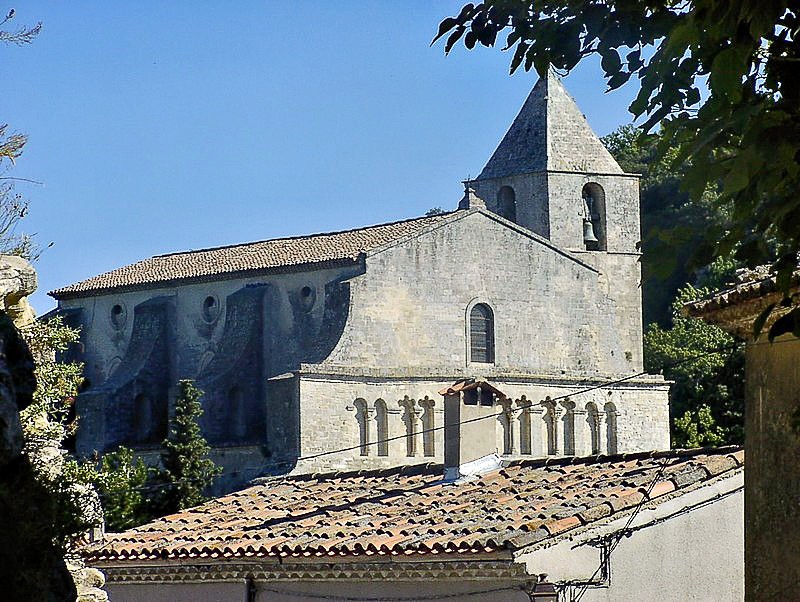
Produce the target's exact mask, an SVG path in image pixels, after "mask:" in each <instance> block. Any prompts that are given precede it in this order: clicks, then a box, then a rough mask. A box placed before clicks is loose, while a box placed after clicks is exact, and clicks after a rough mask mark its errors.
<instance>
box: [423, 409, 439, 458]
mask: <svg viewBox="0 0 800 602" xmlns="http://www.w3.org/2000/svg"><path fill="white" fill-rule="evenodd" d="M419 404H420V405H421V406H422V407H423V408H425V411H424V413H423V414H422V454H423V455H424V456H426V457H429V458H430V457H432V456H435V455H436V445H435V441H436V439H435V435H436V433H435V431H434V430H433V429H434V428H435V426H436V424H435V420H434V414H433V404H434V401H433V400H432V399H428V398H427V397H426V398H425V399H423V400H422V401H420V402H419Z"/></svg>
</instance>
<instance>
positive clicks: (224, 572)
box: [93, 558, 531, 583]
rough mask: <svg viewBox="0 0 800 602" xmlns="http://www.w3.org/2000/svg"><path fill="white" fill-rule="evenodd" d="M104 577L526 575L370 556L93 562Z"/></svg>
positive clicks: (503, 563) (498, 562)
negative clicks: (350, 558) (321, 559)
mask: <svg viewBox="0 0 800 602" xmlns="http://www.w3.org/2000/svg"><path fill="white" fill-rule="evenodd" d="M93 565H94V566H96V567H97V568H100V569H102V570H103V572H104V573H105V574H106V580H107V582H108V583H192V582H200V581H202V582H204V583H208V582H212V583H214V582H216V583H220V582H237V581H242V580H244V579H248V578H251V579H255V580H256V581H270V582H297V581H380V580H389V581H430V580H436V581H495V580H503V581H506V582H508V581H512V582H513V581H516V582H521V583H522V582H525V581H529V580H530V579H531V575H529V574H528V573H527V572H526V571H525V568H524V565H522V564H519V563H515V562H514V561H513V560H511V559H510V558H508V559H492V560H488V559H481V560H436V561H396V560H390V561H376V562H364V561H356V562H342V561H339V562H317V561H314V562H274V561H254V562H241V561H237V562H228V561H222V560H220V561H216V562H214V561H210V562H198V561H185V562H181V561H177V562H161V563H147V562H141V563H134V561H130V560H129V561H123V562H96V563H93Z"/></svg>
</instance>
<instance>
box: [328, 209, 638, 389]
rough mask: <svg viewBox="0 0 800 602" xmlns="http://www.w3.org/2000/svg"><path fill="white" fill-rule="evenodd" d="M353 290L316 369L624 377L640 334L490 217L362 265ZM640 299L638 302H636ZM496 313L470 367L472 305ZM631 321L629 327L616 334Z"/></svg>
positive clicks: (470, 216) (471, 215) (598, 293)
mask: <svg viewBox="0 0 800 602" xmlns="http://www.w3.org/2000/svg"><path fill="white" fill-rule="evenodd" d="M366 264H367V271H366V273H365V274H364V275H362V276H359V277H357V278H354V279H352V280H351V283H350V286H351V311H350V318H349V319H348V321H347V325H346V326H345V329H344V332H343V334H342V337H341V340H340V341H339V343H338V345H337V346H336V347H335V349H334V350H333V352H332V353H331V355H330V356H329V357H328V358H327V359H326V360H325V361H324V362H323V364H324V365H326V366H363V367H383V366H385V367H396V368H428V369H430V368H436V367H448V368H453V367H461V368H467V367H469V368H472V369H473V370H477V371H478V372H479V373H480V374H491V373H492V371H493V370H495V368H496V369H497V370H501V371H502V370H505V371H518V372H534V373H548V372H552V373H556V374H557V373H559V372H560V371H561V370H581V371H584V372H586V373H589V374H591V373H602V374H628V373H630V372H633V371H636V369H637V368H639V366H640V364H638V363H637V361H638V360H639V358H640V353H641V350H640V347H641V343H640V342H641V334H638V335H636V336H633V337H632V338H631V337H630V335H631V332H630V331H631V330H633V329H635V327H636V326H637V325H640V323H641V322H640V319H641V318H639V317H637V313H638V312H637V311H636V308H635V307H631V304H630V300H629V299H626V298H624V297H618V295H619V293H620V292H625V293H627V291H628V289H626V288H624V287H623V286H622V285H620V286H606V287H603V286H600V282H601V279H602V276H601V275H600V274H598V272H597V271H596V270H594V269H592V268H591V267H590V266H589V265H587V264H586V263H583V262H581V261H580V260H578V259H575V258H574V257H572V256H571V255H569V254H567V253H565V252H563V251H559V250H557V249H555V248H554V247H552V246H551V245H549V244H548V243H547V242H546V241H543V240H542V239H539V238H537V237H534V236H531V235H530V234H529V233H527V232H525V231H523V230H519V229H517V228H514V227H513V225H511V224H509V223H507V222H503V221H502V220H500V219H498V218H496V217H494V216H493V215H492V214H490V213H488V212H481V211H478V210H475V211H471V212H465V213H464V216H463V217H462V218H461V219H459V220H454V221H452V222H450V223H448V224H447V225H444V226H442V227H439V228H437V229H435V230H432V231H429V232H427V233H425V234H422V235H420V236H419V237H417V238H415V239H412V240H410V241H406V242H404V243H401V244H398V245H396V246H393V247H391V248H388V249H384V250H382V251H378V252H375V253H373V254H370V255H368V256H367V260H366ZM637 294H638V292H637ZM476 302H480V303H485V304H487V305H489V307H491V309H492V311H493V313H494V330H495V342H496V350H495V353H496V358H495V362H494V365H493V366H492V365H488V364H477V365H470V363H469V361H468V357H467V343H468V341H467V332H466V330H467V316H468V311H469V308H470V306H471V304H474V303H476ZM628 320H631V321H632V323H633V327H631V328H628V327H627V326H626V327H625V328H623V329H622V331H620V329H619V327H620V325H622V324H627V321H628Z"/></svg>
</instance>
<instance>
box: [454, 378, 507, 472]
mask: <svg viewBox="0 0 800 602" xmlns="http://www.w3.org/2000/svg"><path fill="white" fill-rule="evenodd" d="M439 393H440V394H441V395H443V396H444V480H445V481H455V480H456V479H458V478H460V477H462V476H468V475H474V474H481V473H483V472H487V471H489V470H493V469H495V468H499V457H498V456H497V454H496V452H497V433H496V429H497V420H496V416H497V408H496V404H497V401H498V400H499V399H505V397H506V396H505V395H504V394H503V393H502V392H500V391H499V390H498V389H496V388H495V387H493V386H492V385H490V384H489V383H487V382H485V381H475V380H474V379H466V380H461V381H458V382H457V383H455V384H454V385H453V386H451V387H448V388H447V389H444V390H442V391H439ZM479 460H480V461H479Z"/></svg>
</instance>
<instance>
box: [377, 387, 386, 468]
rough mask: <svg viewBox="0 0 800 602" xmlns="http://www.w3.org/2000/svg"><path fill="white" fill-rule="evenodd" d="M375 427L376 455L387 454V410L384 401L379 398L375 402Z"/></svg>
mask: <svg viewBox="0 0 800 602" xmlns="http://www.w3.org/2000/svg"><path fill="white" fill-rule="evenodd" d="M375 427H376V429H375V430H376V432H377V439H378V441H377V445H378V455H379V456H388V455H389V441H387V439H389V410H388V409H387V408H386V402H385V401H383V400H382V399H379V400H377V401H376V402H375Z"/></svg>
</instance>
